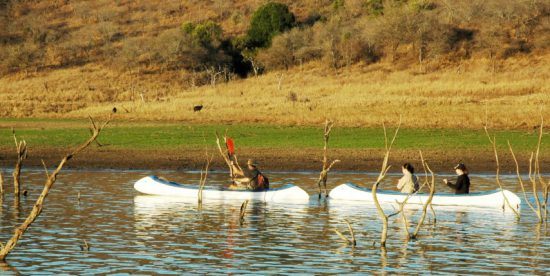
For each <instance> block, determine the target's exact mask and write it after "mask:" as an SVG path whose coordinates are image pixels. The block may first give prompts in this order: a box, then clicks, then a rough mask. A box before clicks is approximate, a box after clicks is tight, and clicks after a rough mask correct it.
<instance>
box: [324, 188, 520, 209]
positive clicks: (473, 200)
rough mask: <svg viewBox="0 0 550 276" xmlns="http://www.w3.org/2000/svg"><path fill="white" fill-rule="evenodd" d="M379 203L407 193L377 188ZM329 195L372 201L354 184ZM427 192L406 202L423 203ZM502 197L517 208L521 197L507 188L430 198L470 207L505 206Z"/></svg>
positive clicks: (365, 190)
mask: <svg viewBox="0 0 550 276" xmlns="http://www.w3.org/2000/svg"><path fill="white" fill-rule="evenodd" d="M376 195H377V197H378V201H379V202H380V203H393V204H395V203H397V202H403V201H404V200H405V199H406V198H407V194H403V193H400V192H395V191H385V190H378V192H377V193H376ZM329 197H330V198H331V199H335V200H343V201H363V202H374V199H373V197H372V190H371V189H368V188H363V187H359V186H357V185H355V184H351V183H347V184H342V185H340V186H338V187H336V188H334V189H332V191H330V194H329ZM428 197H429V194H425V193H422V194H420V193H419V194H415V195H412V196H411V197H410V198H409V200H408V201H407V204H424V203H425V202H426V201H427V200H428ZM504 197H506V198H507V199H508V202H509V203H510V206H512V208H514V209H515V210H519V208H520V205H521V199H520V198H519V197H518V196H517V195H516V194H514V193H512V192H510V191H508V190H503V191H500V190H494V191H487V192H479V193H471V194H467V195H456V194H449V193H436V194H435V195H434V197H433V199H432V204H433V205H441V206H472V207H497V208H507V206H506V203H505V200H504Z"/></svg>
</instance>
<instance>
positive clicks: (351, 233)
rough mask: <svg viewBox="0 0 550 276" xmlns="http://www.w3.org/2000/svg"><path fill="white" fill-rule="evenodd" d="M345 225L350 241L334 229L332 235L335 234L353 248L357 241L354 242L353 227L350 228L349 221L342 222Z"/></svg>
mask: <svg viewBox="0 0 550 276" xmlns="http://www.w3.org/2000/svg"><path fill="white" fill-rule="evenodd" d="M344 221H345V222H346V224H347V225H348V230H349V234H350V236H351V239H348V238H347V237H346V236H344V234H342V233H341V232H340V231H338V230H337V229H334V233H336V234H337V235H338V236H339V237H340V238H341V239H342V240H343V241H345V242H346V243H347V244H351V245H352V246H353V247H355V246H356V245H357V240H355V232H354V231H353V227H351V224H350V223H349V221H347V220H344Z"/></svg>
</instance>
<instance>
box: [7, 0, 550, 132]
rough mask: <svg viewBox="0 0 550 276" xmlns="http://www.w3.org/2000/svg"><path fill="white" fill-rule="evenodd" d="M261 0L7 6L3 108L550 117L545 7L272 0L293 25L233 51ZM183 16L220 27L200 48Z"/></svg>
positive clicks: (529, 120)
mask: <svg viewBox="0 0 550 276" xmlns="http://www.w3.org/2000/svg"><path fill="white" fill-rule="evenodd" d="M267 2H268V1H172V0H171V1H130V0H124V1H102V0H101V1H2V3H0V67H1V68H0V71H1V72H0V74H1V76H0V102H1V103H2V104H1V105H0V116H2V117H50V118H67V117H72V118H82V117H85V116H87V115H88V114H92V115H98V114H104V113H105V112H107V111H108V110H111V109H112V108H113V107H117V108H118V110H119V114H120V115H119V116H120V117H122V118H123V119H127V120H141V121H143V120H173V121H184V122H190V123H206V124H219V123H263V124H270V125H318V124H320V123H321V122H322V121H324V119H325V118H326V117H329V118H332V119H334V120H336V121H337V123H338V125H341V126H347V127H355V126H368V127H372V126H379V125H380V124H381V123H382V122H384V121H392V120H396V119H397V118H398V116H399V115H402V116H403V121H404V125H405V126H406V127H423V128H434V127H435V128H470V129H479V128H480V127H481V126H482V125H483V119H484V117H485V112H486V111H487V114H488V116H489V117H490V123H491V126H492V127H495V128H500V129H505V128H506V129H507V128H514V129H525V130H529V131H530V130H532V129H533V127H534V126H535V125H537V124H538V121H539V117H538V114H539V111H540V110H541V107H542V112H543V115H544V116H546V117H548V115H549V114H550V113H549V112H550V110H549V109H548V108H544V106H547V105H548V102H549V101H550V100H549V99H550V97H549V96H550V89H549V86H548V83H549V82H548V76H549V75H550V68H549V67H548V62H549V60H550V53H549V51H548V41H550V40H549V39H548V38H549V32H548V30H549V26H550V24H549V11H550V10H549V6H550V5H549V4H548V3H547V2H546V1H523V0H522V1H513V2H510V1H504V0H488V1H474V2H472V1H466V0H459V1H443V0H437V1H435V0H434V1H427V0H409V1H376V0H369V1H364V0H345V1H344V0H334V1H332V0H315V1H279V2H281V3H284V4H286V5H288V7H289V10H290V11H291V12H292V13H293V14H294V15H295V17H296V22H295V24H294V25H293V28H292V29H291V30H287V31H285V32H282V33H279V34H278V35H276V36H275V37H274V38H273V42H272V45H270V46H268V47H265V48H249V47H247V46H242V47H241V46H239V45H240V44H239V43H238V42H239V41H241V39H243V38H246V34H247V33H246V32H247V30H248V28H249V26H250V21H251V18H252V16H253V14H254V12H255V11H256V10H257V9H258V7H260V6H262V5H264V4H265V3H267ZM189 23H191V25H193V24H194V25H193V26H194V27H193V28H192V29H193V31H192V32H195V31H197V30H198V29H200V28H205V26H211V25H212V24H213V26H214V27H213V29H214V30H217V28H218V26H219V27H220V28H221V30H222V34H220V35H219V36H218V35H213V34H210V33H208V37H207V38H206V39H207V42H208V43H206V44H205V45H206V46H204V45H203V46H204V47H202V46H201V47H202V48H201V47H199V46H197V45H196V43H194V42H193V41H191V40H193V39H194V35H195V33H193V34H187V33H185V32H183V33H182V29H185V28H186V27H185V26H188V24H189ZM210 23H212V24H211V25H208V24H210ZM201 24H202V25H201ZM202 38H204V37H202ZM201 41H202V40H201ZM202 42H204V41H202ZM174 45H179V46H181V45H184V46H185V47H183V46H182V47H183V49H180V48H179V46H178V49H176V50H173V49H171V47H172V46H174ZM201 45H202V44H201ZM186 47H188V48H186ZM189 47H190V48H189ZM193 47H194V48H193ZM239 47H241V48H239ZM243 47H244V48H243ZM205 49H206V50H212V51H213V52H212V53H214V54H215V57H210V58H211V59H208V60H195V59H193V57H196V56H197V55H199V54H200V55H201V56H203V57H204V58H206V57H209V55H208V53H209V52H206V53H207V54H206V55H205V54H204V53H205V52H204V51H206V50H205ZM172 50H173V51H172ZM188 52H191V53H194V54H191V55H189V54H186V53H188ZM229 52H231V53H229ZM195 54H196V55H195ZM217 55H219V57H218V56H217ZM231 59H233V60H231ZM234 59H238V60H237V61H235V60H234ZM194 62H197V63H196V64H195V63H194ZM190 63H193V64H194V65H192V66H191V65H190ZM237 63H239V64H241V66H245V67H246V66H248V67H247V70H248V71H247V72H245V73H248V75H246V74H245V75H243V76H239V74H237V70H238V69H239V68H237V67H235V66H236V65H235V64H237ZM243 64H244V65H243ZM252 64H254V66H258V69H259V73H260V74H259V75H258V76H257V77H256V76H254V75H255V74H254V71H253V70H252V69H251V68H252V67H251V66H252ZM258 64H259V65H258ZM240 69H243V68H240ZM201 104H202V105H204V109H203V110H202V111H201V112H193V111H192V107H193V106H194V105H201Z"/></svg>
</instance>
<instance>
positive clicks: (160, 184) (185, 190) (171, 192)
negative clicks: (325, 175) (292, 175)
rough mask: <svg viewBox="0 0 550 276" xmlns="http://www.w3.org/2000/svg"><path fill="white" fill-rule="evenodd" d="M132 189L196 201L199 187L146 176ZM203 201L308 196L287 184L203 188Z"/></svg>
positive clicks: (290, 199) (283, 199) (304, 199)
mask: <svg viewBox="0 0 550 276" xmlns="http://www.w3.org/2000/svg"><path fill="white" fill-rule="evenodd" d="M134 189H136V190H137V191H139V192H142V193H144V194H149V195H162V196H172V197H188V198H195V199H198V192H199V187H198V186H196V185H189V184H180V183H176V182H172V181H168V180H165V179H161V178H159V177H157V176H154V175H153V176H146V177H144V178H142V179H140V180H138V181H137V182H136V183H135V184H134ZM202 198H203V200H247V199H248V200H258V201H264V202H294V201H299V202H308V201H309V195H308V194H307V193H306V191H304V190H303V189H301V188H300V187H298V186H295V185H292V184H287V185H284V186H282V187H279V188H275V189H269V190H264V191H247V190H229V189H225V188H214V187H204V189H203V191H202Z"/></svg>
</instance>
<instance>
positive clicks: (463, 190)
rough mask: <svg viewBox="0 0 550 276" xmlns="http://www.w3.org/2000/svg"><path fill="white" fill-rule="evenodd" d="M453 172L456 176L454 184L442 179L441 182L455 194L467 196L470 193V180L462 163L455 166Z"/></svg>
mask: <svg viewBox="0 0 550 276" xmlns="http://www.w3.org/2000/svg"><path fill="white" fill-rule="evenodd" d="M455 172H456V174H457V175H458V177H457V179H456V183H455V184H453V183H451V182H450V181H448V180H447V179H443V182H445V184H447V186H449V187H451V188H453V189H454V190H455V194H457V195H458V194H469V193H470V178H469V177H468V169H466V165H464V164H463V163H459V164H458V165H456V166H455Z"/></svg>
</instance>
